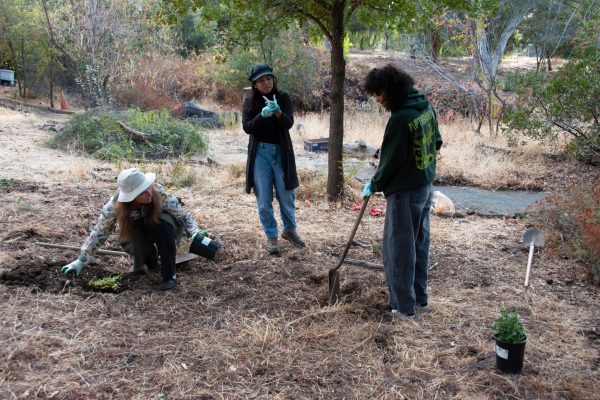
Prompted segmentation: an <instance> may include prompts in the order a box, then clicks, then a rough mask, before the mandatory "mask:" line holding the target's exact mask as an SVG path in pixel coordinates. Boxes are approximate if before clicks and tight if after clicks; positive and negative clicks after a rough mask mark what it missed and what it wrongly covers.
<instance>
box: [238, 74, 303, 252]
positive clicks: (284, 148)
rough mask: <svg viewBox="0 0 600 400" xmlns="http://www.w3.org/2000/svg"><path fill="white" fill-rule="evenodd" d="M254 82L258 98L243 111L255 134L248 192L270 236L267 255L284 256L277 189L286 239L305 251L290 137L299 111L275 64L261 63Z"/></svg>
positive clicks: (252, 76)
mask: <svg viewBox="0 0 600 400" xmlns="http://www.w3.org/2000/svg"><path fill="white" fill-rule="evenodd" d="M248 79H249V80H250V82H252V93H251V94H250V95H249V96H248V97H246V98H245V99H244V104H243V106H242V125H243V127H244V131H245V132H246V133H247V134H248V135H250V140H249V143H248V160H247V162H246V193H250V191H251V190H252V188H254V194H255V195H256V202H257V205H258V216H259V218H260V222H261V223H262V226H263V229H264V232H265V235H266V236H267V251H268V252H269V254H279V245H278V243H277V237H278V232H277V221H276V220H275V216H274V215H273V187H274V188H275V194H276V197H277V201H278V202H279V209H280V212H281V220H282V222H283V232H282V235H281V237H282V238H283V239H286V240H288V241H289V242H291V243H292V244H294V245H296V246H299V247H304V246H305V243H304V241H302V239H300V237H299V236H298V234H297V232H296V218H295V212H296V193H295V189H296V188H297V187H298V175H297V173H296V160H295V158H294V148H293V146H292V139H291V137H290V132H289V129H290V128H291V127H292V125H294V107H293V105H292V100H291V99H290V96H289V95H288V94H287V93H285V92H282V91H279V90H278V89H277V78H275V76H274V75H273V68H271V66H270V65H268V64H255V65H254V66H252V68H251V70H250V74H249V75H248Z"/></svg>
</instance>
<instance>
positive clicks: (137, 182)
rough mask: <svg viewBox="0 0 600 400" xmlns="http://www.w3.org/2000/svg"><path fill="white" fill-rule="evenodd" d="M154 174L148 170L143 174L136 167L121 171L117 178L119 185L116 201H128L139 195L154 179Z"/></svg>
mask: <svg viewBox="0 0 600 400" xmlns="http://www.w3.org/2000/svg"><path fill="white" fill-rule="evenodd" d="M155 179H156V174H154V173H152V172H148V173H147V174H144V173H143V172H142V171H140V170H139V169H137V168H129V169H126V170H123V171H121V173H120V174H119V177H118V178H117V185H119V197H118V198H117V200H118V201H120V202H121V203H129V202H130V201H133V200H134V199H135V198H136V197H138V196H139V195H140V193H142V192H143V191H144V190H146V189H148V188H149V187H150V185H152V183H154V180H155Z"/></svg>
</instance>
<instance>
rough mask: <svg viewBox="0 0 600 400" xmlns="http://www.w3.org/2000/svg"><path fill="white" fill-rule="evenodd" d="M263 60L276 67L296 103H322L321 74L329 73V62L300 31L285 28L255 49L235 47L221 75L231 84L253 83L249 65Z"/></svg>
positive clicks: (281, 85) (282, 84)
mask: <svg viewBox="0 0 600 400" xmlns="http://www.w3.org/2000/svg"><path fill="white" fill-rule="evenodd" d="M267 42H268V43H267ZM260 62H267V63H268V64H270V65H271V66H272V67H273V72H274V74H275V76H276V77H277V86H278V87H279V89H281V90H284V91H286V92H288V93H289V95H290V96H291V97H292V101H293V102H294V107H296V108H299V109H304V110H316V109H317V108H318V107H319V105H320V104H321V97H320V96H321V92H322V90H323V80H322V79H321V78H320V76H324V75H326V74H327V68H328V62H327V59H326V58H325V57H324V56H323V55H322V54H320V53H319V52H318V51H316V50H314V49H311V48H309V47H308V46H305V45H304V43H303V41H302V38H301V32H300V31H298V30H289V31H284V32H282V33H280V34H279V37H277V38H273V39H271V40H270V41H269V40H267V41H265V43H263V44H262V46H259V47H258V48H255V49H251V50H248V49H247V48H236V49H233V50H232V51H231V52H230V53H229V54H227V61H226V64H225V65H224V66H223V67H222V68H221V70H220V75H221V76H220V78H221V79H223V80H224V81H225V82H226V83H227V85H228V86H230V87H233V88H237V90H241V88H243V87H245V86H250V82H249V81H248V71H250V67H251V66H252V65H253V64H255V63H260Z"/></svg>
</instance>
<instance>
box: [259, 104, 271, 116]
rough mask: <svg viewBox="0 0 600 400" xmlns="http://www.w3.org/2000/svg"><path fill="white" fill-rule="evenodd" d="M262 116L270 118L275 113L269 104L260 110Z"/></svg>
mask: <svg viewBox="0 0 600 400" xmlns="http://www.w3.org/2000/svg"><path fill="white" fill-rule="evenodd" d="M260 115H261V117H263V118H269V117H270V116H272V115H273V112H272V111H271V109H270V108H269V106H264V107H263V109H262V111H261V112H260Z"/></svg>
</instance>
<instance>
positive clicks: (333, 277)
mask: <svg viewBox="0 0 600 400" xmlns="http://www.w3.org/2000/svg"><path fill="white" fill-rule="evenodd" d="M368 202H369V198H368V197H365V198H364V199H363V202H362V206H361V207H360V211H359V212H358V216H357V217H356V221H355V222H354V227H352V232H350V237H349V238H348V243H346V247H344V251H343V252H342V256H341V257H340V261H339V262H338V264H337V265H336V266H335V268H332V269H330V270H329V305H330V306H332V305H334V304H335V303H336V302H337V301H338V298H339V294H340V273H339V271H338V270H339V269H340V267H341V266H342V264H343V263H344V260H345V259H346V255H347V254H348V250H350V246H352V240H353V239H354V234H355V233H356V230H357V229H358V225H359V224H360V220H361V219H362V216H363V214H364V213H365V209H366V208H367V203H368Z"/></svg>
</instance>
